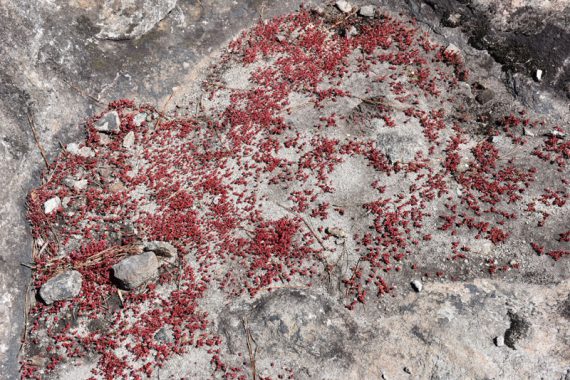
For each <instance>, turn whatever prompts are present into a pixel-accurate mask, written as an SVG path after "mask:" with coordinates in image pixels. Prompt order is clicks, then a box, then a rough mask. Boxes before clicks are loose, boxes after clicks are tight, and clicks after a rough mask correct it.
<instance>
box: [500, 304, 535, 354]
mask: <svg viewBox="0 0 570 380" xmlns="http://www.w3.org/2000/svg"><path fill="white" fill-rule="evenodd" d="M508 316H509V319H510V320H511V326H510V327H509V328H508V329H507V331H505V344H506V345H507V346H508V347H510V348H512V349H513V350H516V344H517V342H518V341H519V340H521V339H524V338H526V337H527V336H528V333H529V330H530V323H529V322H528V321H527V320H526V319H525V318H524V317H523V316H522V315H520V314H518V313H515V312H512V311H509V312H508Z"/></svg>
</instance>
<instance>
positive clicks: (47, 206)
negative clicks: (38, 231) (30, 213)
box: [44, 197, 61, 214]
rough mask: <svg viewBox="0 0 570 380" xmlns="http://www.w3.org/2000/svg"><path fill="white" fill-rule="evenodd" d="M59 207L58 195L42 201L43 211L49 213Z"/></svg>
mask: <svg viewBox="0 0 570 380" xmlns="http://www.w3.org/2000/svg"><path fill="white" fill-rule="evenodd" d="M60 207H61V199H60V198H59V197H53V198H50V199H48V200H47V201H45V203H44V213H46V214H51V213H52V212H54V211H57V210H58V209H59V208H60Z"/></svg>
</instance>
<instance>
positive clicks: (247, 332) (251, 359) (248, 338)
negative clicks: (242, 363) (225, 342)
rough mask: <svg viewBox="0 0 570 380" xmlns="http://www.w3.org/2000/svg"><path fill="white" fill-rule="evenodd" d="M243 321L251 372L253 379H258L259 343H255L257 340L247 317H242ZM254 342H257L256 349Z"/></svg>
mask: <svg viewBox="0 0 570 380" xmlns="http://www.w3.org/2000/svg"><path fill="white" fill-rule="evenodd" d="M242 323H243V329H244V331H245V335H246V341H247V351H248V353H249V365H250V367H251V374H252V376H253V380H256V379H257V369H256V368H255V357H256V355H257V343H255V340H254V339H253V336H252V335H251V330H250V329H249V327H247V320H246V319H245V318H244V319H242ZM253 344H255V350H254V349H253Z"/></svg>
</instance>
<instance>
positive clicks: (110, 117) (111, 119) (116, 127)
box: [95, 111, 121, 133]
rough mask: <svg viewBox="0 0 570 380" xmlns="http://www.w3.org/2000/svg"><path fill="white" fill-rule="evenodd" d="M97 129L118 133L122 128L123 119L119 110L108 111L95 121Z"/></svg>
mask: <svg viewBox="0 0 570 380" xmlns="http://www.w3.org/2000/svg"><path fill="white" fill-rule="evenodd" d="M95 129H96V130H98V131H99V132H104V133H116V132H119V131H120V130H121V119H120V118H119V114H118V113H117V111H111V112H108V113H107V114H106V115H104V116H103V117H102V118H101V119H99V120H97V122H96V123H95Z"/></svg>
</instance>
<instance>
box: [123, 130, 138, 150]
mask: <svg viewBox="0 0 570 380" xmlns="http://www.w3.org/2000/svg"><path fill="white" fill-rule="evenodd" d="M134 143H135V132H133V131H130V132H129V133H127V134H126V135H125V137H124V138H123V148H127V149H128V148H130V147H132V146H133V145H134Z"/></svg>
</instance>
